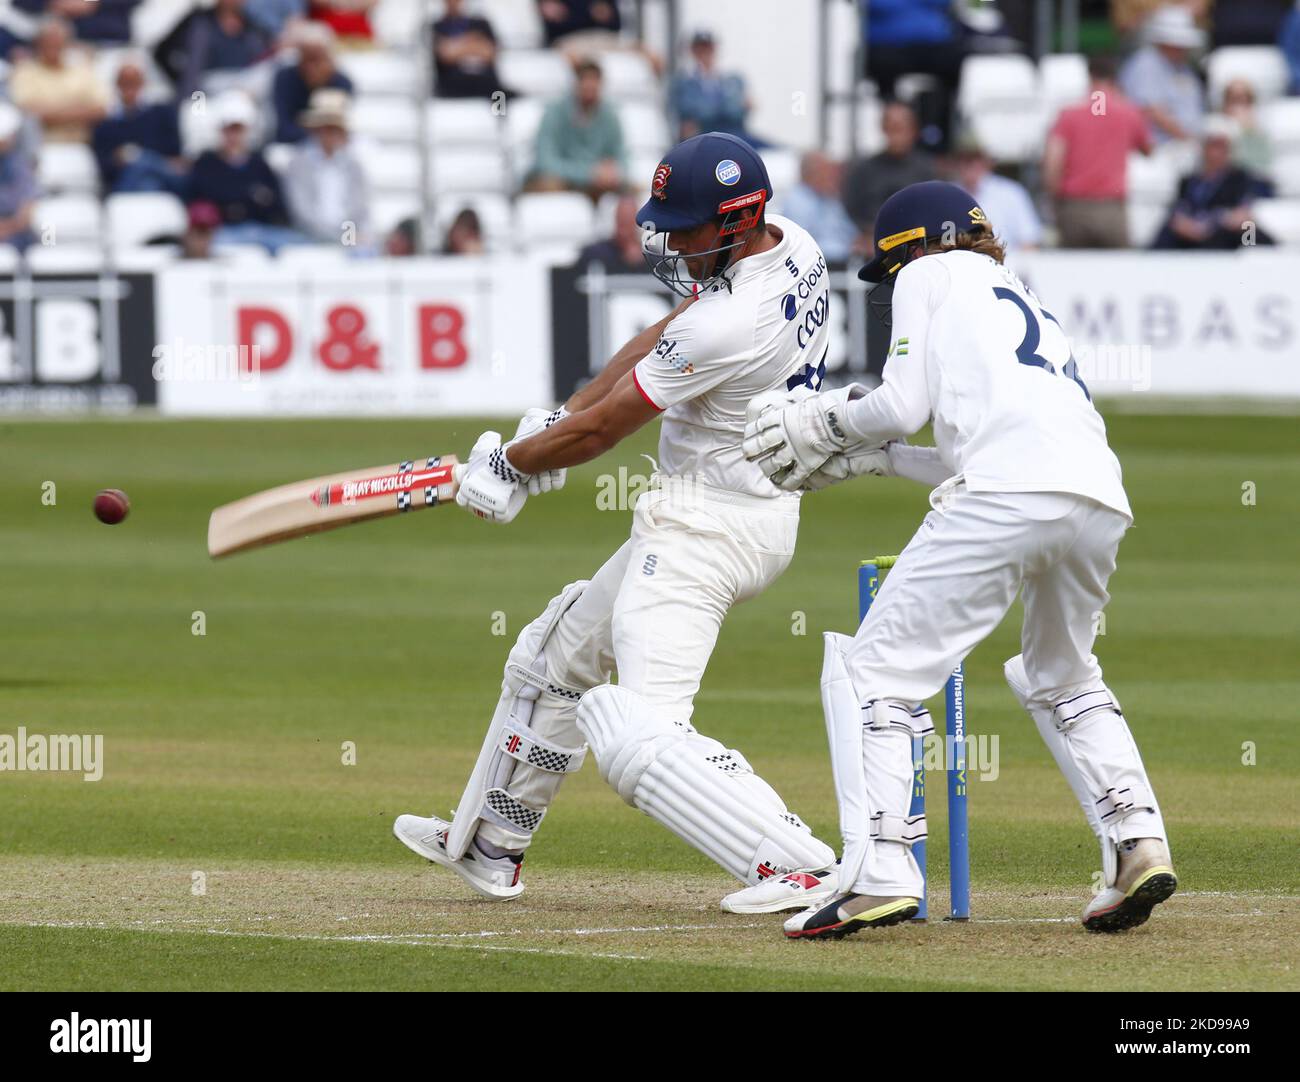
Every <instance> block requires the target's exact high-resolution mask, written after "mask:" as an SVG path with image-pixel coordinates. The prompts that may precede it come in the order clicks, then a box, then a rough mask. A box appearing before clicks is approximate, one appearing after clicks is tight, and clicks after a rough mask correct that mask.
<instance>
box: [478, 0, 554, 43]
mask: <svg viewBox="0 0 1300 1082" xmlns="http://www.w3.org/2000/svg"><path fill="white" fill-rule="evenodd" d="M478 9H479V13H480V14H481V15H482V16H483V17H484V18H486V19H487V20H488V22H490V23H491V24H492V32H493V33H494V34H495V35H496V38H497V41H498V42H499V43H500V44H501V47H502V49H539V48H541V46H542V42H543V41H544V40H545V35H544V33H543V31H542V20H541V18H540V17H539V16H538V14H537V2H536V0H479V3H478Z"/></svg>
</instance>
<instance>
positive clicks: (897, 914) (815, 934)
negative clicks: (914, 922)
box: [785, 902, 921, 940]
mask: <svg viewBox="0 0 1300 1082" xmlns="http://www.w3.org/2000/svg"><path fill="white" fill-rule="evenodd" d="M920 909H921V907H920V906H919V905H917V903H916V902H909V903H908V904H906V905H904V906H902V907H901V908H899V909H895V910H893V911H892V912H890V913H885V914H883V915H882V916H879V917H871V918H868V917H867V915H866V914H865V913H861V914H859V915H858V916H856V917H850V918H849V919H848V920H846V921H841V922H840V923H839V924H828V925H827V926H826V927H825V928H814V929H812V930H811V931H805V930H803V929H800V930H798V931H795V932H786V933H785V937H786V939H805V940H806V939H846V938H848V937H849V936H851V935H855V934H856V933H858V932H860V931H862V929H863V928H887V927H889V925H891V924H903V923H904V922H906V921H909V920H911V919H912V918H913V917H914V916H916V914H917V913H918V912H920Z"/></svg>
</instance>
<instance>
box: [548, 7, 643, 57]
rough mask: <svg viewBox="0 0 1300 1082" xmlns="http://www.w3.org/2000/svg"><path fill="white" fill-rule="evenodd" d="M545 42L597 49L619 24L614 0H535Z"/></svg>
mask: <svg viewBox="0 0 1300 1082" xmlns="http://www.w3.org/2000/svg"><path fill="white" fill-rule="evenodd" d="M537 13H538V14H539V15H540V16H541V19H542V31H543V32H544V33H545V35H546V44H547V45H548V46H553V45H556V44H557V43H562V44H563V45H564V46H565V47H566V48H583V49H599V48H601V47H604V46H607V45H608V44H610V39H611V38H613V37H614V36H616V35H617V34H618V32H619V31H620V30H621V29H622V27H623V21H622V18H621V17H620V16H619V12H618V4H617V3H616V2H615V0H537Z"/></svg>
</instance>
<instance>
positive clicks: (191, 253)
mask: <svg viewBox="0 0 1300 1082" xmlns="http://www.w3.org/2000/svg"><path fill="white" fill-rule="evenodd" d="M187 209H188V211H189V214H188V218H187V221H186V223H185V234H184V236H182V237H181V258H182V259H211V258H212V238H213V237H214V236H216V232H217V229H218V228H219V227H220V226H221V212H220V211H219V210H217V207H216V204H214V203H206V202H198V203H191V204H190V205H189V207H188V208H187Z"/></svg>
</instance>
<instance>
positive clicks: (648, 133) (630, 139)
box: [618, 101, 673, 154]
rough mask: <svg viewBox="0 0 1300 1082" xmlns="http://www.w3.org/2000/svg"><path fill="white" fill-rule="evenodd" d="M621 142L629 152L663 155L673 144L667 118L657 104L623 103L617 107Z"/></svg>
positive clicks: (641, 102)
mask: <svg viewBox="0 0 1300 1082" xmlns="http://www.w3.org/2000/svg"><path fill="white" fill-rule="evenodd" d="M618 120H619V123H620V124H621V125H622V127H623V142H624V143H625V144H626V145H627V147H628V149H629V150H633V151H642V150H643V151H647V152H648V153H651V154H663V153H664V151H666V150H667V149H668V148H669V147H670V146H672V144H673V139H672V136H671V135H670V134H669V131H668V117H667V115H666V114H665V113H664V110H663V107H662V106H660V105H658V104H657V103H650V102H644V101H625V102H622V103H620V104H619V106H618Z"/></svg>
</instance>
